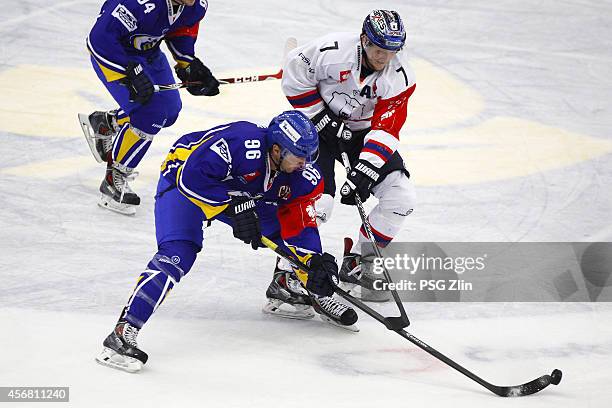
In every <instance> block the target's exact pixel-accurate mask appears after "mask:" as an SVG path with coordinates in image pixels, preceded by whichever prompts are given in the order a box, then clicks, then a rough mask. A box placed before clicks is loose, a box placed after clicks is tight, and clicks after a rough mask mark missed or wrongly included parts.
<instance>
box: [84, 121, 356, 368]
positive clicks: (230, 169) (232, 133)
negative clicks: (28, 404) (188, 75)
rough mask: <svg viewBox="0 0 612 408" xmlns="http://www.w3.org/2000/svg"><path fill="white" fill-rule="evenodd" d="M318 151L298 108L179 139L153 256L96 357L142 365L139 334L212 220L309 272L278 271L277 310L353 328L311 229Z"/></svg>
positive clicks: (161, 191) (318, 189)
mask: <svg viewBox="0 0 612 408" xmlns="http://www.w3.org/2000/svg"><path fill="white" fill-rule="evenodd" d="M318 144H319V142H318V136H317V132H316V129H315V128H314V125H313V124H312V122H310V120H309V119H308V118H307V117H306V116H305V115H304V114H303V113H301V112H298V111H287V112H283V113H282V114H280V115H278V116H277V117H275V118H274V119H272V121H271V122H270V125H269V126H268V127H267V128H264V127H258V126H257V125H255V124H253V123H249V122H234V123H229V124H225V125H221V126H217V127H214V128H212V129H209V130H205V131H201V132H195V133H190V134H187V135H184V136H182V137H181V138H180V139H178V140H177V141H176V142H175V143H174V145H173V147H172V148H171V149H170V152H169V154H168V155H167V157H166V160H165V161H164V162H163V164H162V166H161V175H160V179H159V183H158V186H157V193H156V196H155V229H156V238H157V246H158V249H157V253H156V254H155V255H154V256H153V258H152V259H151V261H150V262H149V263H148V265H147V267H146V268H145V270H144V272H142V273H141V275H140V277H139V278H138V281H137V284H136V288H135V289H134V292H133V294H132V295H131V297H130V298H129V300H128V302H127V304H126V306H125V307H124V309H123V311H122V313H121V316H120V318H119V321H118V322H117V325H116V327H115V329H114V330H113V332H112V333H111V334H110V335H109V336H108V337H107V338H106V339H105V340H104V343H103V345H104V349H103V351H102V353H101V354H100V355H99V356H98V357H97V358H96V360H97V361H98V362H99V363H101V364H104V365H107V366H111V367H113V368H118V369H122V370H125V371H128V372H136V371H139V370H140V369H141V368H142V366H143V364H144V363H145V362H146V361H147V354H146V353H144V352H143V351H142V350H140V349H139V348H138V344H137V342H136V336H137V334H138V331H139V330H140V329H141V328H142V327H143V325H144V324H145V323H146V322H147V320H148V319H149V318H150V317H151V315H152V314H153V312H155V310H156V309H157V308H158V307H159V305H160V304H161V303H162V302H163V300H164V299H165V298H166V296H167V294H168V292H169V291H170V290H171V289H172V288H173V287H174V286H175V285H176V284H177V283H178V282H180V281H181V279H182V278H183V277H184V276H185V275H186V274H187V273H188V272H189V270H190V269H191V267H192V265H193V263H194V261H195V259H196V255H197V254H198V252H200V250H201V249H202V243H203V231H202V226H203V224H204V222H207V223H208V222H211V221H214V220H219V221H221V222H224V223H226V224H228V225H230V226H231V227H232V229H233V233H234V236H235V237H236V238H238V239H240V240H242V241H244V242H245V243H246V244H250V245H251V246H252V247H253V248H254V249H257V248H259V247H260V246H262V244H261V236H262V235H264V236H266V237H268V238H269V239H271V240H273V241H274V242H276V243H277V244H278V245H279V246H282V247H284V248H285V249H286V250H290V251H292V252H293V253H294V254H296V255H297V256H298V257H299V258H300V260H302V261H303V262H305V263H307V264H308V265H309V266H310V269H311V271H310V273H306V272H305V271H301V270H295V271H285V272H284V273H283V274H282V279H281V278H277V279H275V280H273V281H272V283H271V284H270V289H268V292H267V293H266V295H267V296H268V297H269V298H271V299H275V300H279V301H280V302H276V303H275V305H276V306H278V307H279V308H280V306H281V303H287V304H290V305H298V306H303V307H302V308H301V309H300V310H301V311H302V312H303V314H307V313H306V311H305V308H306V307H310V305H312V307H313V308H314V310H315V311H316V312H318V313H319V315H320V316H321V317H322V318H323V319H324V320H326V321H328V322H330V323H332V324H335V325H337V326H341V327H345V328H349V329H350V328H351V327H354V326H353V324H354V323H355V322H356V321H357V314H356V313H355V311H354V310H353V309H352V308H350V307H348V306H346V305H344V304H342V303H340V302H338V301H336V300H335V299H334V298H333V297H332V295H333V293H334V285H333V283H332V282H334V281H333V279H335V278H337V272H338V266H337V264H336V260H335V259H334V257H333V256H332V255H330V254H328V253H324V252H323V251H322V248H321V241H320V238H319V232H318V229H317V222H316V212H315V209H314V202H315V201H316V200H317V199H318V198H319V197H320V195H321V193H322V191H323V180H322V179H321V175H320V172H319V170H318V168H317V166H316V164H314V163H313V162H314V160H315V159H316V154H317V151H318ZM299 282H301V283H302V284H303V285H304V287H306V288H307V289H308V292H307V291H305V290H304V289H302V288H301V287H300V285H299ZM281 292H283V293H281ZM309 294H310V295H309ZM273 309H274V308H270V310H269V312H270V313H274V310H273ZM313 315H314V313H313Z"/></svg>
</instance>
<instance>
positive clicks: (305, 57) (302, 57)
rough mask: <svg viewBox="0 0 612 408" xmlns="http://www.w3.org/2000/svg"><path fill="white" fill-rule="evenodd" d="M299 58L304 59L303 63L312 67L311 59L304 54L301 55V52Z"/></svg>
mask: <svg viewBox="0 0 612 408" xmlns="http://www.w3.org/2000/svg"><path fill="white" fill-rule="evenodd" d="M298 57H300V58H301V59H302V61H304V63H305V64H306V65H310V59H309V58H308V57H307V56H305V55H304V53H301V52H300V53H299V54H298Z"/></svg>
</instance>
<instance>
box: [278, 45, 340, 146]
mask: <svg viewBox="0 0 612 408" xmlns="http://www.w3.org/2000/svg"><path fill="white" fill-rule="evenodd" d="M336 47H337V44H336ZM330 48H331V49H330ZM333 51H334V48H333V46H331V47H330V46H329V45H328V44H319V43H318V42H313V43H310V44H306V45H305V46H302V47H299V48H296V49H295V50H293V51H292V52H290V53H289V55H288V56H287V60H286V62H285V65H284V67H283V78H282V82H281V87H282V88H283V92H284V93H285V96H286V97H287V100H289V103H290V104H291V106H293V108H294V109H297V110H300V111H302V112H304V114H306V116H308V117H309V118H310V120H312V123H314V125H315V127H316V129H317V132H318V133H319V136H320V137H321V138H323V140H332V139H335V138H336V137H340V138H343V139H344V140H346V141H348V140H350V138H351V136H352V134H351V132H350V130H348V128H345V127H344V123H343V121H342V119H341V118H339V117H338V116H337V115H336V114H335V113H334V112H332V110H331V109H329V107H328V106H327V105H326V104H325V102H324V101H323V98H321V95H320V94H319V89H318V83H319V81H322V80H324V79H326V77H327V71H328V69H327V66H326V65H325V64H324V63H323V57H322V54H323V53H325V52H333Z"/></svg>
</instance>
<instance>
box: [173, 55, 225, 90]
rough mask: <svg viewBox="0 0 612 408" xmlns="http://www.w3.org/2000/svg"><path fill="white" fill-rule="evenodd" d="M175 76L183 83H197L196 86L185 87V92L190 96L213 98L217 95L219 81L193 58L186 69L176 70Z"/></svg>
mask: <svg viewBox="0 0 612 408" xmlns="http://www.w3.org/2000/svg"><path fill="white" fill-rule="evenodd" d="M176 75H177V76H178V77H179V78H180V80H181V81H183V82H199V84H197V85H191V86H188V87H187V91H188V92H189V93H190V94H192V95H197V96H199V95H206V96H214V95H218V94H219V81H217V78H215V77H214V76H213V74H212V72H210V69H208V67H207V66H206V65H204V64H202V61H200V60H199V59H198V58H195V57H194V58H193V61H191V64H189V65H188V66H187V68H176Z"/></svg>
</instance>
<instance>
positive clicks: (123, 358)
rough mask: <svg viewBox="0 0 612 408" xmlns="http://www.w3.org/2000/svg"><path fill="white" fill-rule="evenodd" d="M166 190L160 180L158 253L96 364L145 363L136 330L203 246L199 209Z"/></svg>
mask: <svg viewBox="0 0 612 408" xmlns="http://www.w3.org/2000/svg"><path fill="white" fill-rule="evenodd" d="M168 187H169V186H168V183H166V182H165V180H163V179H162V180H161V181H160V183H159V185H158V195H157V196H156V201H155V227H156V235H157V242H158V250H157V253H155V255H154V256H153V258H152V259H151V260H150V261H149V263H148V264H147V266H146V268H145V270H144V271H143V272H142V273H141V274H140V276H139V277H138V280H137V283H136V287H135V289H134V291H133V293H132V295H131V296H130V298H129V299H128V301H127V304H126V305H125V307H124V308H123V311H122V312H121V315H120V318H119V321H118V322H117V324H116V326H115V329H114V330H113V331H112V333H111V334H109V335H108V336H107V337H106V339H105V340H104V342H103V345H104V349H103V351H102V353H101V354H100V355H99V356H98V357H97V358H96V360H97V361H98V362H99V363H101V364H104V365H107V366H111V367H113V368H118V369H122V370H124V371H128V372H137V371H139V370H140V369H141V368H142V365H143V364H144V363H146V361H147V359H148V356H147V354H146V353H145V352H143V351H142V350H140V349H139V347H138V343H137V339H136V338H137V336H138V332H139V330H140V329H142V327H143V326H144V324H145V323H146V322H147V321H148V320H149V318H150V317H151V316H152V315H153V313H154V312H155V311H156V310H157V309H158V308H159V306H160V305H161V304H162V302H163V301H164V300H165V299H166V297H167V296H168V293H169V292H170V291H171V290H172V288H173V287H174V286H175V285H176V284H178V283H179V282H180V281H181V279H182V278H183V276H185V275H186V274H187V273H188V272H189V270H190V269H191V267H192V265H193V263H194V261H195V259H196V256H197V253H198V252H200V250H201V248H202V240H203V236H202V222H203V214H202V211H201V210H200V209H199V208H197V207H196V206H194V205H193V204H191V203H190V202H189V200H187V199H186V198H185V197H184V196H182V195H181V194H180V193H179V192H178V190H177V189H176V188H171V189H169V190H167V191H164V190H166V189H167V188H168Z"/></svg>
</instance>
